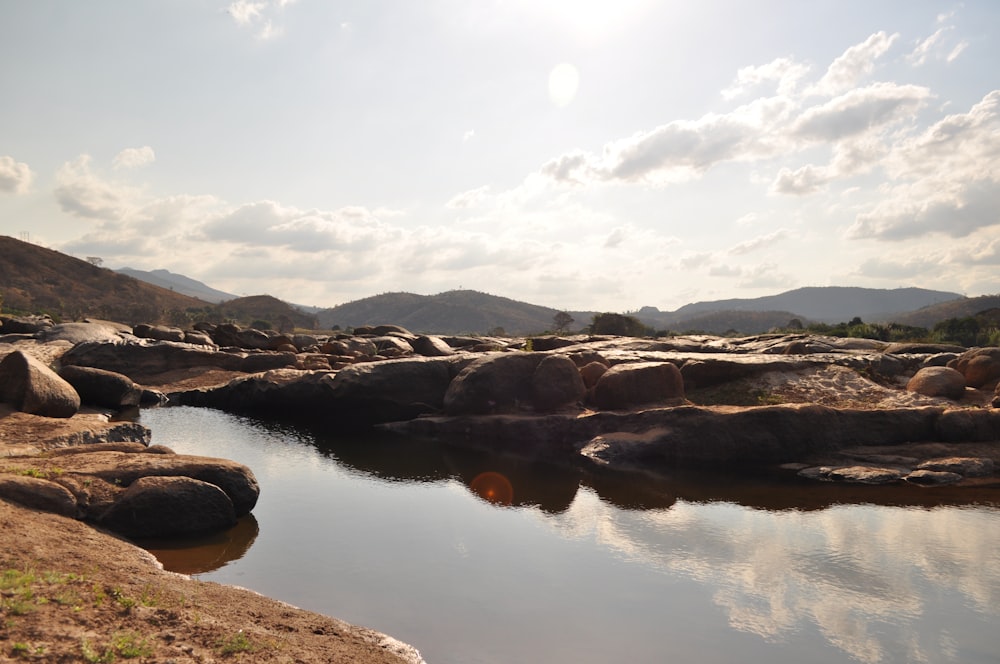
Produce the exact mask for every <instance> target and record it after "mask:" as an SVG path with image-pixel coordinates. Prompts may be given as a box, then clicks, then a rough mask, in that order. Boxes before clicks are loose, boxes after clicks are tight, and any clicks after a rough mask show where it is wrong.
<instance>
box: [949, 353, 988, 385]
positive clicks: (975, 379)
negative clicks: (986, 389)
mask: <svg viewBox="0 0 1000 664" xmlns="http://www.w3.org/2000/svg"><path fill="white" fill-rule="evenodd" d="M948 366H949V367H952V368H953V369H957V370H958V371H960V372H962V374H963V375H964V376H965V383H966V385H968V386H969V387H975V388H980V387H983V386H985V385H987V384H989V383H992V382H993V381H995V380H997V379H998V378H1000V348H997V347H990V348H973V349H972V350H968V351H966V352H964V353H962V354H961V355H959V356H958V358H957V359H955V360H953V361H951V362H949V363H948Z"/></svg>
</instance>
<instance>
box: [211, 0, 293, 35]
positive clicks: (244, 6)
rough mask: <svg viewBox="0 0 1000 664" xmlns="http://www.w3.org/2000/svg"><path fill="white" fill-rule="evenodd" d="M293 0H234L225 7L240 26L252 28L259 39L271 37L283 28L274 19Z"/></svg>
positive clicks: (278, 33) (281, 32)
mask: <svg viewBox="0 0 1000 664" xmlns="http://www.w3.org/2000/svg"><path fill="white" fill-rule="evenodd" d="M293 2H294V0H236V1H235V2H233V3H231V4H230V5H229V7H228V8H227V9H226V12H227V13H228V14H229V15H230V16H232V17H233V20H234V21H235V22H236V25H238V26H240V27H241V28H247V29H253V30H254V31H255V32H256V34H257V37H258V38H259V39H261V40H268V39H273V38H275V37H279V36H281V35H282V34H283V32H284V30H283V28H281V27H280V26H278V25H277V24H276V22H275V21H276V20H277V19H278V17H279V16H280V14H281V12H282V11H284V9H285V8H286V7H288V6H289V5H291V4H292V3H293Z"/></svg>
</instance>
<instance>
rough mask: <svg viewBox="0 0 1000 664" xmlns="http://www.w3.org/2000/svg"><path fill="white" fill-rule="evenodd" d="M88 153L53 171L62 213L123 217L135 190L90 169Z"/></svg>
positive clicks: (107, 218)
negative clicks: (108, 179)
mask: <svg viewBox="0 0 1000 664" xmlns="http://www.w3.org/2000/svg"><path fill="white" fill-rule="evenodd" d="M90 164H91V159H90V155H86V154H84V155H80V156H79V157H77V158H76V159H74V160H73V161H69V162H66V163H65V164H63V165H62V167H61V168H60V169H59V171H58V172H57V173H56V188H55V191H54V193H55V197H56V201H57V202H58V203H59V206H60V207H61V208H62V209H63V211H64V212H68V213H70V214H72V215H75V216H78V217H84V218H87V219H95V220H100V221H106V222H115V221H120V220H122V219H123V218H124V217H125V215H126V213H127V212H128V211H129V210H130V209H132V208H133V207H134V205H133V201H134V200H135V199H136V198H137V197H138V193H137V191H136V190H135V189H134V188H132V187H129V186H127V185H124V184H121V183H115V182H108V181H106V180H104V179H102V178H101V177H99V176H98V175H96V174H95V173H94V172H93V171H92V170H91V165H90Z"/></svg>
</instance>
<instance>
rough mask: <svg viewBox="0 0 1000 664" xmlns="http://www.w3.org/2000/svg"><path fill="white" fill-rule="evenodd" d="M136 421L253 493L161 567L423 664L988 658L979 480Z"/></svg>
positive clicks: (990, 527)
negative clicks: (808, 476) (701, 464)
mask: <svg viewBox="0 0 1000 664" xmlns="http://www.w3.org/2000/svg"><path fill="white" fill-rule="evenodd" d="M145 423H147V424H148V425H149V426H151V427H152V429H153V432H154V442H158V443H163V444H167V445H171V446H174V447H175V448H176V449H178V451H180V452H186V453H194V454H210V455H213V456H224V457H228V458H234V459H236V460H238V461H241V462H243V463H247V464H248V465H250V466H251V467H252V468H253V469H254V471H255V473H256V474H257V476H258V480H259V481H260V483H261V487H262V493H261V502H260V503H259V504H258V508H257V510H255V514H257V515H258V517H259V518H260V520H261V526H260V531H261V532H260V533H259V535H258V533H257V526H256V524H255V523H254V525H253V526H252V527H249V528H250V530H251V531H252V534H251V535H250V536H249V537H246V538H245V539H243V540H241V541H242V542H243V543H242V544H235V543H233V544H230V545H228V547H227V546H226V545H223V544H221V542H220V543H218V544H217V548H216V549H211V547H208V546H206V545H204V544H197V545H195V546H193V547H192V548H191V549H190V551H191V553H190V556H191V557H192V558H193V559H196V560H200V561H203V562H198V563H195V562H192V561H190V560H187V558H186V556H187V554H186V553H185V550H184V549H183V548H182V547H181V546H176V547H174V546H166V545H161V546H160V547H159V548H155V549H154V551H155V553H156V555H157V556H158V557H160V558H161V560H162V561H163V562H164V564H165V566H167V567H168V568H174V569H179V568H178V565H189V566H190V567H189V568H188V569H192V570H194V569H198V570H202V571H203V570H205V569H208V567H207V566H208V565H211V564H213V562H212V561H215V560H225V561H228V562H227V563H224V566H223V567H222V568H220V569H219V570H218V571H217V572H216V573H214V574H212V575H209V576H208V577H206V578H212V579H213V580H218V581H221V582H224V583H238V584H239V585H245V586H249V587H251V588H253V589H255V590H259V591H260V592H264V593H265V594H269V595H272V596H277V597H279V598H280V599H283V600H285V601H288V602H291V603H293V604H297V605H300V606H306V607H307V608H311V609H313V610H317V611H321V612H324V613H330V614H333V615H336V616H338V617H341V618H345V619H348V620H352V621H355V622H361V623H362V624H368V625H370V626H373V627H375V628H376V629H381V630H383V631H386V632H389V633H391V634H393V635H394V636H397V637H399V638H402V639H403V640H405V641H408V642H411V643H414V644H415V645H416V646H417V647H418V648H420V649H421V651H422V652H423V654H424V656H425V658H426V659H427V661H433V662H435V663H436V664H446V663H447V662H471V661H476V662H484V663H490V664H492V663H496V664H499V663H500V662H510V661H554V662H562V661H573V662H578V663H588V662H594V663H595V664H596V663H597V662H607V661H616V660H620V659H623V658H624V659H629V660H630V661H635V662H657V661H663V653H664V652H670V653H671V654H672V658H673V660H674V661H735V660H737V659H748V660H751V661H757V660H760V661H771V662H778V663H781V662H787V663H790V662H801V661H810V662H845V661H855V662H864V663H870V664H876V663H882V662H963V663H967V662H973V663H977V662H993V663H995V662H996V661H998V660H1000V630H997V629H996V626H997V625H998V624H1000V609H998V607H1000V546H998V544H1000V509H998V508H997V505H1000V492H998V491H997V490H996V489H975V490H969V489H956V488H940V489H929V490H928V489H923V488H919V487H867V486H861V487H847V486H842V485H827V484H814V483H806V482H803V481H800V480H798V479H797V478H796V477H795V476H794V475H778V476H775V477H761V476H757V475H750V474H746V473H744V474H732V475H729V476H723V475H720V474H718V473H690V472H687V473H677V474H674V475H670V476H651V475H649V476H647V475H637V474H634V473H628V474H625V473H617V472H613V471H607V470H600V469H594V468H590V467H580V468H568V467H564V466H552V465H547V464H539V463H532V462H528V461H525V460H523V459H517V458H511V457H503V456H497V455H493V454H490V453H488V452H485V451H477V450H469V449H464V448H457V447H452V446H449V445H446V444H443V443H440V442H426V441H425V442H418V441H409V440H400V439H396V438H376V437H373V438H368V439H360V438H351V439H343V438H338V437H336V436H333V435H330V434H329V433H328V432H324V431H322V430H316V429H302V428H299V427H295V428H292V427H286V426H284V425H276V424H273V423H260V422H255V421H254V420H252V419H248V418H234V417H232V416H229V415H225V414H222V413H215V412H207V411H197V412H195V411H191V410H188V411H187V412H184V413H183V414H177V413H171V412H169V411H163V412H162V413H158V414H155V415H153V416H152V417H150V418H149V421H147V422H145ZM317 524H323V527H317ZM255 538H256V540H257V541H256V544H254V546H253V549H252V550H249V547H250V545H251V544H252V543H254V540H255ZM236 539H238V538H235V537H234V538H233V541H234V542H235V540H236ZM234 551H239V553H237V554H236V555H230V553H229V552H234ZM220 552H222V553H220ZM196 565H206V566H203V567H200V568H199V567H196ZM180 569H183V568H180ZM589 625H600V626H601V629H590V628H588V627H587V626H589ZM511 634H517V635H518V638H517V639H512V638H510V635H511Z"/></svg>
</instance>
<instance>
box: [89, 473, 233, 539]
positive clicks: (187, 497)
mask: <svg viewBox="0 0 1000 664" xmlns="http://www.w3.org/2000/svg"><path fill="white" fill-rule="evenodd" d="M100 523H101V525H103V526H104V527H106V528H109V529H111V530H114V531H116V532H118V533H121V534H123V535H126V536H128V537H177V536H185V535H198V534H203V533H209V532H215V531H220V530H225V529H226V528H229V527H231V526H233V525H235V524H236V512H235V510H234V509H233V503H232V501H230V500H229V497H228V496H227V495H226V494H225V492H223V491H222V489H220V488H219V487H217V486H216V485H214V484H210V483H208V482H203V481H201V480H196V479H192V478H190V477H171V476H167V477H162V476H161V477H141V478H139V479H137V480H136V481H135V482H133V483H132V484H131V485H130V486H129V488H128V489H127V490H126V491H125V492H124V493H123V494H122V495H121V496H120V497H119V498H118V499H117V500H116V501H115V502H114V503H113V504H112V505H111V507H110V508H109V509H108V510H107V511H106V512H105V513H104V514H103V516H102V517H101V519H100Z"/></svg>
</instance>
